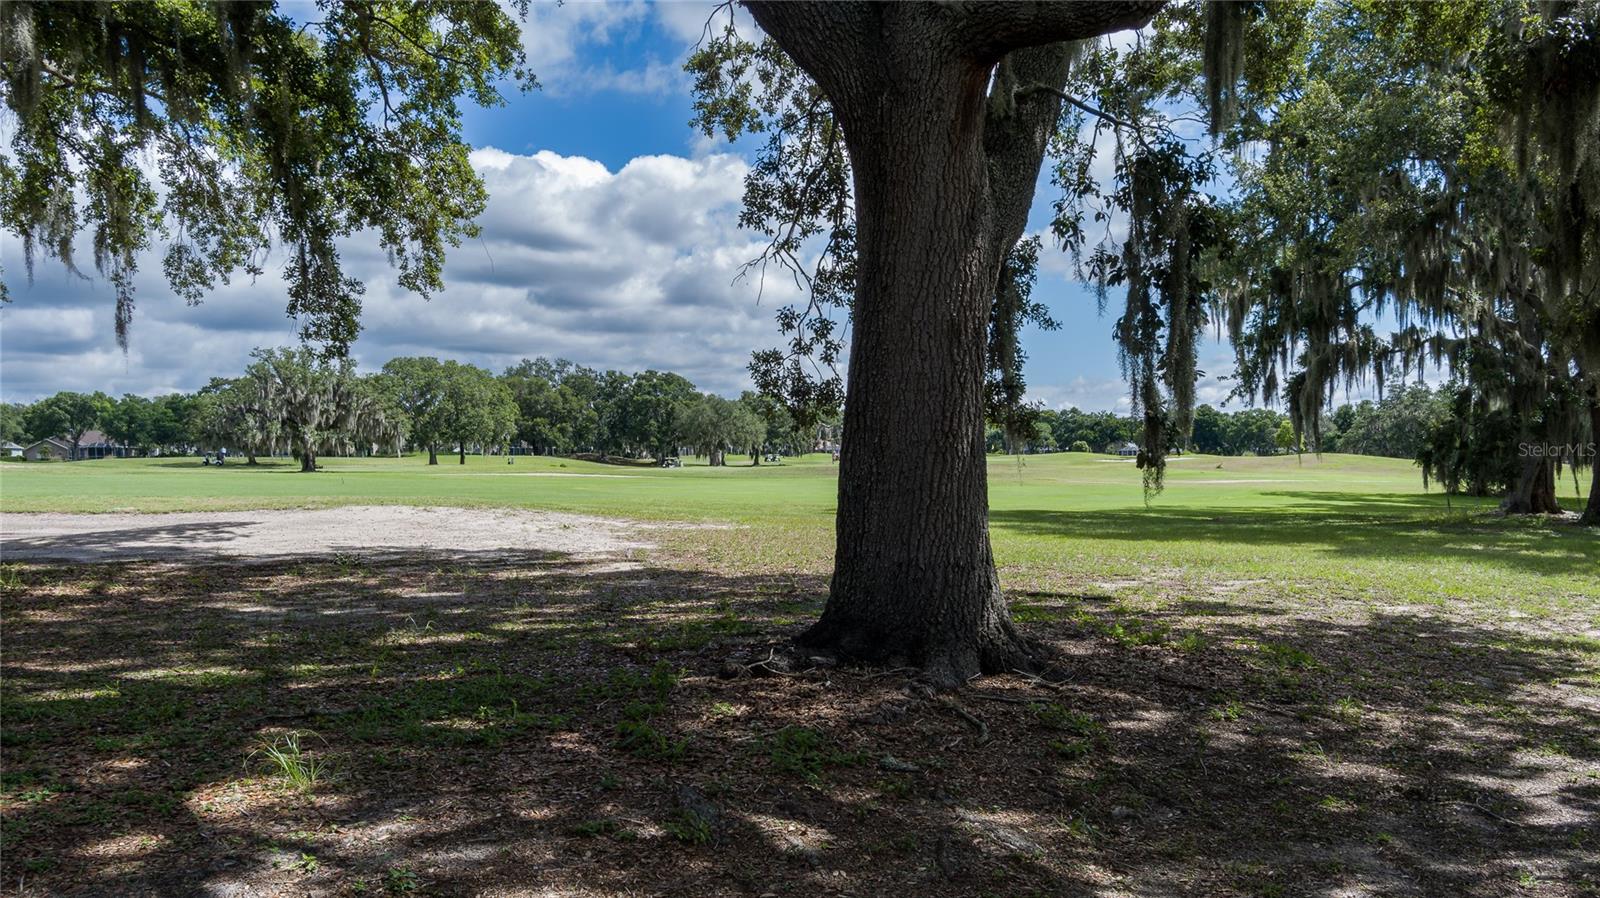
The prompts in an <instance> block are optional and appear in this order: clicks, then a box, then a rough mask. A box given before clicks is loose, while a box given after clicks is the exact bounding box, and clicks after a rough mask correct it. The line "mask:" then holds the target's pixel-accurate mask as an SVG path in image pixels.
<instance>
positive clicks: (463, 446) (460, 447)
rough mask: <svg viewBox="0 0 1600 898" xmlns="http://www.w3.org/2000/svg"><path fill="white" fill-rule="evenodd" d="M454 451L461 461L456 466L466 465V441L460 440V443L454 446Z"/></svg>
mask: <svg viewBox="0 0 1600 898" xmlns="http://www.w3.org/2000/svg"><path fill="white" fill-rule="evenodd" d="M456 449H457V450H458V451H459V452H460V453H461V461H460V462H458V464H463V465H464V464H466V463H467V441H466V440H462V441H461V442H460V443H458V444H456Z"/></svg>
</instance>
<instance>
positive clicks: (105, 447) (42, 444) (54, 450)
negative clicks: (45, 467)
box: [22, 430, 139, 461]
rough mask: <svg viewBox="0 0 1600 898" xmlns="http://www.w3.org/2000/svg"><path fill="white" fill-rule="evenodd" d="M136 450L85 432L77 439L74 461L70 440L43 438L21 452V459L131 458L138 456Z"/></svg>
mask: <svg viewBox="0 0 1600 898" xmlns="http://www.w3.org/2000/svg"><path fill="white" fill-rule="evenodd" d="M138 454H139V452H138V450H136V449H134V448H133V447H131V446H125V445H123V444H121V443H117V442H114V441H112V440H111V438H110V437H108V436H106V435H105V434H103V433H101V432H100V431H98V430H85V431H84V432H83V436H82V437H80V438H79V439H78V454H77V456H76V459H74V457H73V455H72V440H71V439H69V438H67V437H45V438H44V439H42V440H40V441H39V442H37V443H34V444H32V445H30V446H28V447H27V448H25V449H23V450H22V457H23V458H26V459H28V460H29V461H42V460H46V459H56V460H58V461H70V460H77V461H83V460H84V459H93V458H132V457H133V456H135V455H138Z"/></svg>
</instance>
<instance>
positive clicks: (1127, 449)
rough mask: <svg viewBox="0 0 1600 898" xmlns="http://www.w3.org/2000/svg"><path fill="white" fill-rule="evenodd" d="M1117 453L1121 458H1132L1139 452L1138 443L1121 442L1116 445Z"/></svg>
mask: <svg viewBox="0 0 1600 898" xmlns="http://www.w3.org/2000/svg"><path fill="white" fill-rule="evenodd" d="M1117 454H1118V455H1120V456H1122V457H1123V458H1134V457H1136V456H1137V455H1138V454H1139V444H1138V443H1123V444H1122V445H1121V446H1119V447H1117Z"/></svg>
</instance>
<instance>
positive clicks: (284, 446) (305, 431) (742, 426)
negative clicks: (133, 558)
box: [0, 347, 838, 471]
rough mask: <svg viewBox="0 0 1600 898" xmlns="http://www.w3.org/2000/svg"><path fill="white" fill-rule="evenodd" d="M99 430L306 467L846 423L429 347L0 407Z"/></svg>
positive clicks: (668, 445) (644, 447)
mask: <svg viewBox="0 0 1600 898" xmlns="http://www.w3.org/2000/svg"><path fill="white" fill-rule="evenodd" d="M95 429H98V430H100V431H102V432H103V433H104V434H105V435H106V437H107V438H108V439H109V440H110V441H112V442H113V443H115V444H117V445H119V446H126V447H128V448H129V449H130V450H132V451H133V452H135V453H139V454H165V455H172V454H186V453H196V452H202V451H211V450H216V449H221V448H224V447H225V448H228V449H229V450H231V451H234V452H236V453H238V454H239V455H242V456H243V457H244V459H245V461H246V463H248V464H254V463H255V462H256V460H257V457H258V456H263V455H282V454H289V455H292V456H294V457H295V458H297V459H299V461H300V464H301V468H302V470H305V471H314V470H316V460H317V457H318V456H319V455H356V454H368V453H392V454H400V453H402V452H404V451H405V450H407V449H412V450H415V451H418V452H425V453H427V455H428V461H429V463H430V464H437V463H438V461H439V455H440V453H451V452H453V453H455V454H456V455H457V457H458V460H459V461H460V462H461V463H465V461H466V456H467V454H468V453H469V452H472V453H507V452H513V451H516V452H522V453H535V454H550V455H576V454H585V453H592V454H594V455H597V456H599V457H601V458H606V457H612V456H619V457H624V458H645V457H653V458H665V457H669V456H675V455H677V454H678V453H679V452H680V451H682V450H684V449H689V450H691V451H693V452H694V453H695V454H697V455H704V456H706V457H708V458H709V460H710V462H711V463H712V464H713V465H720V464H723V463H724V462H725V459H726V457H727V455H728V454H729V453H739V454H748V455H749V456H750V457H751V463H752V464H760V462H761V459H762V457H763V456H765V455H794V454H799V453H802V452H807V451H810V450H811V449H812V447H813V445H814V444H815V442H816V440H817V437H818V432H819V430H821V431H822V432H825V433H828V434H832V435H835V436H836V434H837V430H838V428H837V420H836V418H832V419H829V420H826V421H823V422H821V424H820V425H819V424H818V423H816V422H807V423H806V424H804V425H798V424H797V423H796V422H795V420H794V418H793V417H791V415H790V414H789V411H788V409H787V408H786V407H785V406H784V405H782V404H781V403H779V402H777V401H776V400H773V399H770V398H768V397H764V396H761V395H759V394H757V393H753V392H748V391H747V392H745V393H744V394H743V395H742V396H740V397H739V398H738V399H728V398H725V397H722V396H718V395H716V394H713V393H702V392H700V391H699V390H698V389H697V388H696V387H695V385H694V384H693V383H691V382H690V381H689V380H688V379H687V378H685V377H683V376H681V375H678V374H674V373H672V372H670V371H667V372H663V371H653V370H651V371H643V372H638V373H635V374H627V373H624V372H621V371H615V370H611V371H599V370H596V369H593V368H588V367H584V366H581V365H577V364H574V363H573V362H570V361H568V360H566V359H555V360H550V359H545V358H538V359H531V360H527V359H525V360H523V361H522V362H520V363H519V364H517V365H514V366H512V367H510V368H508V369H506V371H504V372H503V373H501V374H499V375H496V374H494V373H492V372H490V371H488V370H485V369H483V368H480V367H478V366H476V365H470V364H465V363H462V362H457V361H454V360H450V359H444V360H440V359H437V358H433V357H431V356H407V357H401V358H395V359H391V360H389V362H388V363H386V364H385V365H384V366H383V368H382V370H381V371H379V372H377V373H375V374H368V375H361V374H357V373H356V371H355V367H354V364H353V363H352V362H350V361H349V360H348V359H328V358H325V357H323V356H321V355H319V354H317V353H315V352H313V351H312V350H310V349H307V348H304V347H301V348H297V349H258V350H256V351H255V352H254V353H252V354H251V364H250V365H249V366H247V367H246V369H245V371H244V373H243V374H242V375H241V376H239V377H232V378H220V377H219V378H213V379H212V380H211V382H210V383H208V384H207V385H206V386H204V387H202V388H201V389H199V390H197V391H195V392H193V393H172V394H168V395H164V396H157V397H154V398H147V397H144V396H138V395H134V394H131V393H130V394H126V395H124V396H122V397H121V398H120V399H114V398H112V397H111V396H108V395H106V394H105V393H101V392H95V393H75V392H61V393H57V394H55V395H54V396H50V397H47V398H44V399H41V400H39V401H38V402H34V403H31V404H16V403H7V404H4V405H3V406H0V438H3V439H5V440H8V441H12V442H18V443H29V442H33V441H37V440H42V439H45V438H48V437H55V438H59V439H63V440H64V441H66V442H68V443H70V444H71V446H72V452H73V456H74V457H76V456H77V454H78V452H77V450H78V442H79V440H80V439H81V438H82V436H83V435H84V434H85V433H87V432H89V431H91V430H95Z"/></svg>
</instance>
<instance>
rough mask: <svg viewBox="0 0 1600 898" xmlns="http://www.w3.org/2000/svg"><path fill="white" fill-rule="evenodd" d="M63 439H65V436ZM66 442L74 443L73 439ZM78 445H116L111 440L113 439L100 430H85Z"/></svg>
mask: <svg viewBox="0 0 1600 898" xmlns="http://www.w3.org/2000/svg"><path fill="white" fill-rule="evenodd" d="M63 439H65V438H64V437H63ZM66 442H67V443H68V444H69V445H70V444H71V443H72V441H71V440H66ZM78 445H79V446H111V445H114V444H113V443H112V442H111V440H110V439H109V438H108V437H107V436H106V435H105V434H103V433H101V432H100V431H98V430H85V431H84V432H83V436H81V437H79V438H78Z"/></svg>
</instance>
